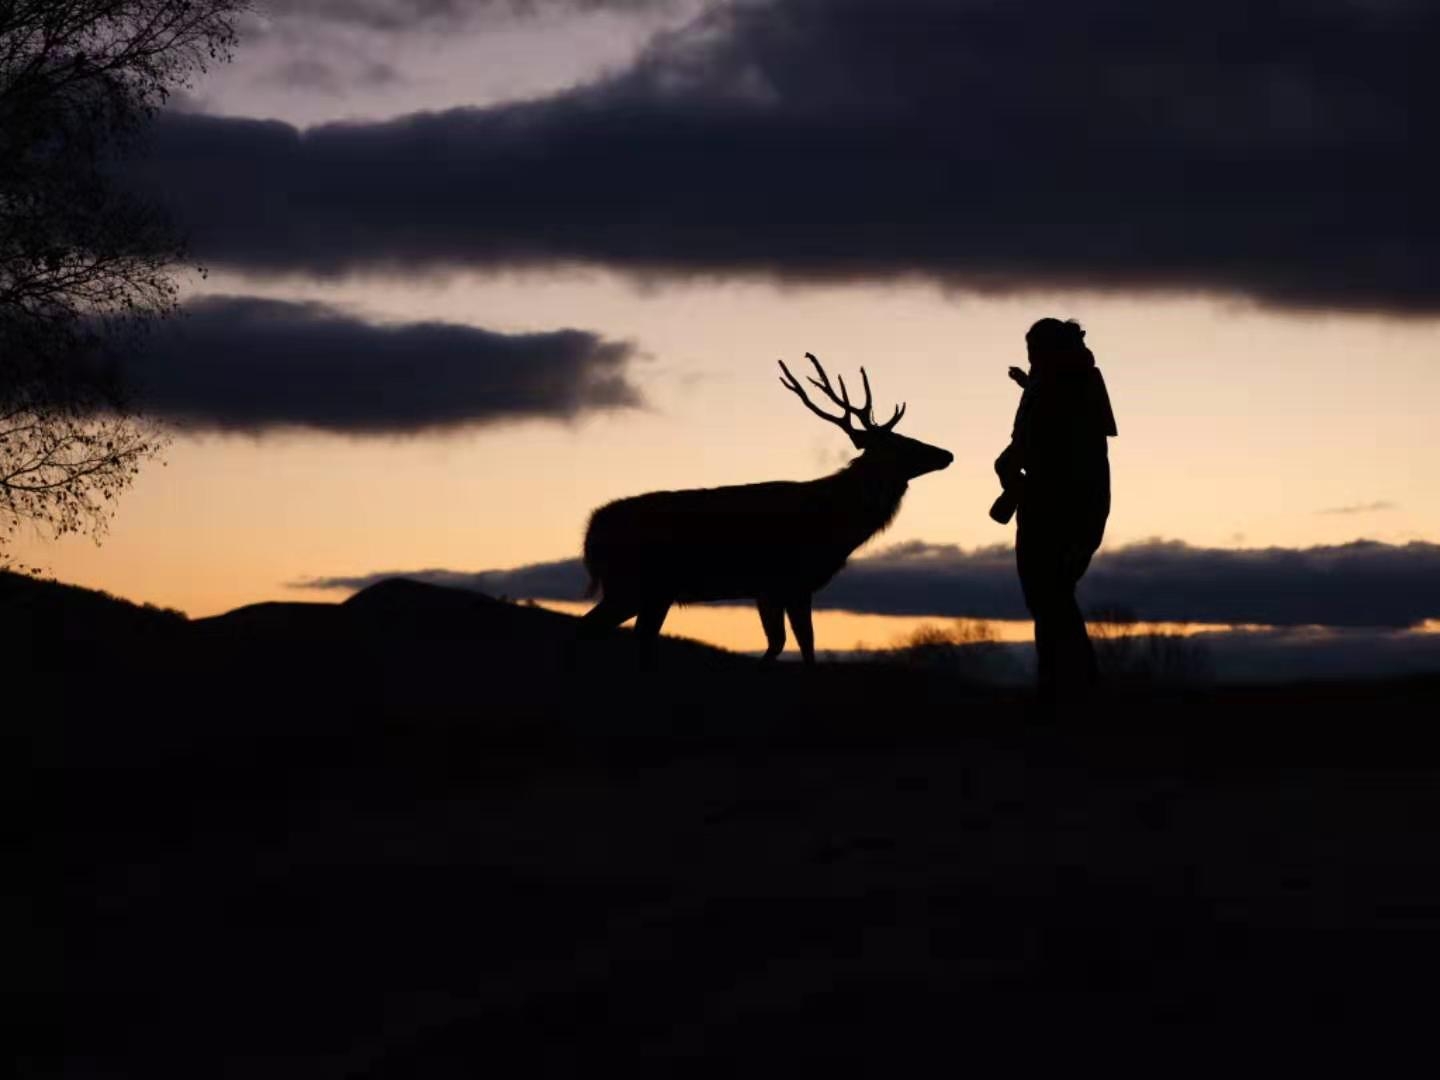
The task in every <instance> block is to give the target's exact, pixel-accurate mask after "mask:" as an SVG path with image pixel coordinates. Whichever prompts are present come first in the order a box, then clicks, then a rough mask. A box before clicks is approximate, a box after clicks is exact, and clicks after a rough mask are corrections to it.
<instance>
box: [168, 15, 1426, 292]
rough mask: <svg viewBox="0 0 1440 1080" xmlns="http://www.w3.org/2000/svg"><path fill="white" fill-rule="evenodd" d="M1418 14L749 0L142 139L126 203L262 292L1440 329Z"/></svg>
mask: <svg viewBox="0 0 1440 1080" xmlns="http://www.w3.org/2000/svg"><path fill="white" fill-rule="evenodd" d="M1437 43H1440V8H1437V7H1435V6H1434V5H1426V4H1419V3H1415V4H1408V3H1395V4H1385V5H1373V4H1361V3H1355V2H1352V0H1304V2H1301V0H1293V2H1281V3H1276V4H1268V5H1260V6H1256V5H1254V4H1252V3H1250V2H1249V0H1206V2H1204V3H1200V2H1198V0H1191V2H1188V3H1180V4H1133V3H1130V2H1129V0H1123V2H1122V0H1095V2H1092V3H1086V4H1075V3H1071V2H1069V0H1011V2H1008V3H1004V4H999V3H994V2H993V0H772V2H765V3H757V2H739V3H734V4H727V5H725V6H723V7H720V8H716V9H712V10H709V11H707V12H706V13H705V14H703V15H702V16H701V17H699V18H698V19H696V20H695V21H694V22H693V23H691V24H689V25H688V26H687V27H686V28H684V29H683V30H681V31H676V32H670V33H666V34H662V35H660V36H659V37H657V38H656V39H655V40H654V41H653V42H652V44H651V45H650V47H649V48H647V49H646V50H645V52H644V53H643V54H642V55H641V57H640V58H639V59H638V60H637V61H636V62H635V63H634V64H633V65H632V66H631V67H630V68H629V69H627V70H625V71H623V72H621V73H619V74H616V75H614V76H612V77H609V78H605V79H602V80H599V81H596V82H593V83H590V84H587V85H583V86H580V87H576V88H572V89H570V90H568V91H566V92H563V93H560V94H556V95H553V96H550V97H548V98H543V99H539V100H535V101H527V102H516V103H510V104H506V105H502V106H497V107H493V108H484V109H463V108H462V109H454V110H450V111H445V112H436V113H424V114H417V115H412V116H408V117H402V118H399V119H394V120H389V121H385V122H374V123H356V122H352V123H343V124H330V125H324V126H319V127H315V128H310V129H307V130H305V131H303V132H302V131H300V130H297V129H296V128H293V127H290V126H288V125H285V124H282V123H263V122H259V121H253V120H243V119H223V118H218V117H198V116H193V115H189V116H173V115H170V116H165V117H164V118H163V119H162V121H161V123H160V124H159V127H158V131H157V137H156V139H155V141H154V145H153V148H152V150H153V152H152V154H151V155H150V157H149V159H148V161H147V162H146V163H145V164H144V165H142V166H140V168H139V172H140V175H141V178H142V179H143V181H144V182H145V183H146V184H148V185H151V186H153V187H154V188H156V189H158V190H160V191H161V192H162V193H164V194H166V195H167V196H168V197H169V198H171V199H172V200H173V202H174V205H175V206H176V208H177V212H178V214H179V216H180V218H181V219H182V220H183V221H185V222H187V223H188V224H189V225H190V227H191V228H192V230H193V235H194V239H195V243H196V247H197V252H198V254H199V255H200V256H201V257H202V258H203V259H205V260H208V261H210V262H211V263H214V264H224V265H228V266H234V267H240V268H246V269H250V270H254V271H293V270H301V271H309V272H313V273H321V274H330V273H340V272H346V271H351V270H359V269H367V270H382V271H384V270H390V271H401V270H403V269H405V268H409V267H418V266H425V267H439V268H444V267H470V268H482V269H483V268H492V267H501V266H524V265H529V266H550V265H557V264H567V263H590V264H603V265H607V266H611V267H615V268H618V269H620V270H623V271H630V272H635V273H640V274H671V275H678V274H690V273H694V274H732V273H733V274H751V275H756V274H758V275H773V276H778V277H781V278H786V279H794V280H835V279H871V278H886V277H894V276H903V275H922V276H924V277H927V278H930V279H934V280H937V281H942V282H945V283H947V284H949V285H951V286H954V287H957V288H962V289H970V290H982V291H1005V290H1016V289H1026V288H1036V287H1047V288H1048V287H1079V288H1086V289H1115V290H1145V289H1159V290H1200V291H1208V292H1213V293H1220V294H1230V295H1236V294H1243V295H1247V296H1249V297H1252V298H1255V299H1258V300H1260V301H1262V302H1266V303H1270V304H1277V305H1291V306H1297V307H1302V308H1304V307H1317V306H1318V307H1334V308H1349V309H1375V310H1387V311H1392V312H1418V313H1426V314H1431V315H1433V314H1437V313H1440V277H1437V276H1436V275H1434V274H1432V273H1430V268H1431V267H1432V266H1433V265H1434V264H1435V262H1436V261H1437V257H1440V203H1437V200H1436V198H1435V196H1434V194H1433V193H1434V191H1436V190H1440V154H1437V153H1436V151H1435V149H1434V147H1433V145H1432V143H1431V142H1430V141H1428V140H1425V139H1419V138H1416V137H1415V132H1416V131H1417V130H1421V129H1422V128H1423V125H1424V123H1425V121H1426V118H1428V117H1430V116H1432V115H1434V114H1435V113H1436V112H1437V111H1440V66H1437V65H1435V64H1433V63H1431V62H1429V59H1428V58H1429V56H1430V54H1431V52H1432V51H1433V48H1434V47H1435V45H1436V44H1437Z"/></svg>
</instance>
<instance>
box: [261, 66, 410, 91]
mask: <svg viewBox="0 0 1440 1080" xmlns="http://www.w3.org/2000/svg"><path fill="white" fill-rule="evenodd" d="M352 59H353V58H352ZM268 77H269V78H270V79H271V80H273V81H275V82H278V83H282V84H283V85H285V86H290V87H294V88H295V89H297V90H314V91H317V92H318V93H322V94H329V95H331V96H339V95H340V94H343V93H344V92H345V91H346V89H347V88H349V87H351V86H356V85H359V86H389V85H391V84H393V83H397V82H400V81H401V76H400V73H399V72H398V71H396V70H395V68H393V67H392V66H391V65H389V64H386V63H383V62H381V61H378V60H371V61H363V62H361V63H359V64H358V65H356V64H351V65H349V69H348V70H342V69H341V68H340V67H337V66H336V65H334V64H330V63H327V62H325V61H323V60H317V59H315V58H314V57H296V58H294V59H291V60H287V61H285V62H284V63H282V64H278V65H276V66H275V67H274V68H272V69H271V70H270V72H269V76H268Z"/></svg>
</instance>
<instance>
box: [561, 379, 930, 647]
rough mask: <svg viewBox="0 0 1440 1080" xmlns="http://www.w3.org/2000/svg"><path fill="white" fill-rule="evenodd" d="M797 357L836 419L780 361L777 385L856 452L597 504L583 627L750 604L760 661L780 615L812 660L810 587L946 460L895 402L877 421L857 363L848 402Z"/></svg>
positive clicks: (657, 623)
mask: <svg viewBox="0 0 1440 1080" xmlns="http://www.w3.org/2000/svg"><path fill="white" fill-rule="evenodd" d="M805 356H806V359H808V360H809V361H810V362H811V363H812V364H813V365H814V366H815V372H816V375H818V376H819V377H818V378H808V381H809V382H810V383H811V384H812V385H813V386H815V387H816V388H817V389H819V390H820V391H821V392H823V393H824V394H825V396H826V397H827V398H828V399H829V400H830V402H831V403H832V404H834V405H838V406H839V407H840V409H841V410H842V411H841V414H840V415H839V416H832V415H831V414H830V413H828V412H826V411H825V410H823V409H821V408H820V407H818V406H817V405H816V404H815V403H814V402H812V401H811V400H810V398H809V397H807V396H806V394H805V388H804V387H803V386H801V384H800V382H799V380H798V379H796V378H795V376H794V375H792V374H791V373H790V369H789V368H787V367H786V366H785V362H784V361H783V360H782V361H780V370H781V372H782V373H783V375H782V377H781V379H780V382H781V385H783V386H784V387H785V388H786V389H787V390H789V391H791V392H792V393H794V394H796V395H797V396H798V397H799V398H800V400H801V401H803V402H804V403H805V407H806V408H807V409H809V410H810V411H811V412H812V413H814V414H815V415H816V416H818V417H820V418H821V419H822V420H826V421H828V422H830V423H832V424H835V425H836V426H837V427H839V428H841V429H842V430H843V431H844V432H845V434H846V435H848V436H849V437H850V441H851V443H853V444H854V446H855V448H856V449H857V450H859V451H860V456H859V457H857V458H855V459H854V460H853V461H851V462H850V463H849V464H848V465H846V466H845V467H844V468H843V469H841V470H840V471H838V472H836V473H833V474H831V475H830V476H825V477H821V478H820V479H818V480H809V481H805V482H791V481H776V482H772V483H762V484H739V485H735V486H731V487H718V488H699V489H694V490H688V491H652V492H649V493H648V494H645V495H636V496H633V497H630V498H625V499H618V500H616V501H615V502H611V503H607V504H606V505H604V506H602V507H600V508H599V509H598V510H596V511H595V512H594V513H592V514H591V515H590V521H589V525H588V527H587V529H586V531H585V569H586V570H587V571H588V572H589V574H590V588H589V590H588V592H587V593H586V595H587V596H594V595H595V594H596V593H597V591H598V592H600V593H601V599H600V602H599V603H597V604H596V605H595V607H593V608H592V609H591V610H590V611H589V612H587V613H586V614H585V616H584V618H583V619H582V620H581V631H582V633H584V634H586V635H590V634H595V633H603V632H604V631H606V630H610V629H613V628H614V627H617V626H619V625H620V624H621V623H623V622H624V621H625V620H626V619H629V618H631V617H632V616H633V617H635V620H636V622H635V632H636V634H637V635H638V636H640V637H641V638H642V639H654V638H655V637H657V636H658V635H659V633H660V627H661V626H663V625H664V623H665V616H666V615H667V614H668V613H669V611H670V607H671V605H673V604H676V603H680V604H685V603H696V602H702V601H714V600H753V601H754V602H755V604H756V607H757V608H758V609H759V613H760V622H761V625H762V626H763V627H764V628H765V640H766V642H767V644H768V647H767V648H766V650H765V659H767V660H771V659H774V657H775V656H776V655H777V654H779V652H780V650H781V649H783V648H784V647H785V616H786V614H787V613H788V614H789V616H790V627H791V629H792V630H793V631H794V632H795V640H796V641H797V642H798V644H799V646H800V651H801V654H802V655H803V656H804V658H805V662H806V663H808V664H813V663H814V662H815V633H814V629H813V627H812V625H811V619H810V605H811V598H812V597H813V595H814V593H815V591H816V590H817V589H819V588H821V587H822V586H823V585H825V584H826V582H828V581H829V580H830V579H831V578H832V577H834V576H835V574H836V573H838V572H839V570H840V569H841V568H842V567H843V566H844V565H845V562H846V560H847V559H849V557H850V555H851V553H852V552H854V551H855V549H856V548H858V547H859V546H860V545H861V544H863V543H865V541H867V540H869V539H870V538H871V537H872V536H874V535H875V534H876V533H878V532H880V531H881V530H882V529H884V528H885V527H886V526H887V525H889V524H890V522H891V521H892V520H894V517H895V514H896V513H897V512H898V511H899V509H900V500H901V499H902V498H904V495H905V491H906V488H907V487H908V486H909V483H910V481H911V480H913V479H914V478H915V477H917V476H923V475H924V474H925V473H928V472H935V471H937V470H939V469H943V468H945V467H947V466H948V465H949V464H950V462H951V461H953V460H954V455H953V454H951V453H950V452H949V451H948V450H941V449H940V448H939V447H935V446H930V445H928V444H926V443H922V442H920V441H919V440H917V439H911V438H907V437H906V436H904V435H899V434H896V432H895V425H897V424H898V423H899V422H900V419H901V417H903V416H904V415H905V406H904V405H903V404H901V405H899V406H897V407H896V409H895V415H893V416H892V417H891V418H890V419H889V420H887V421H885V422H884V423H883V424H877V423H876V422H875V417H874V409H873V406H872V404H871V394H870V378H869V376H868V375H867V374H866V373H865V369H864V368H861V369H860V379H861V382H862V383H863V384H864V387H865V403H864V404H863V405H860V406H859V407H856V406H855V405H852V404H851V403H850V395H849V393H848V392H847V391H846V389H845V380H844V378H843V377H837V380H836V381H837V382H838V383H839V392H838V393H837V392H836V390H835V388H834V387H832V386H831V383H830V379H829V378H828V377H827V376H826V374H825V369H824V368H823V367H821V366H820V361H819V360H817V359H816V358H815V356H814V355H813V354H811V353H806V354H805ZM852 420H858V421H859V424H860V426H859V427H858V428H857V427H855V426H854V425H853V424H852V423H851V421H852Z"/></svg>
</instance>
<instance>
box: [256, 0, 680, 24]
mask: <svg viewBox="0 0 1440 1080" xmlns="http://www.w3.org/2000/svg"><path fill="white" fill-rule="evenodd" d="M676 2H677V0H262V2H261V3H259V4H257V5H256V10H257V13H258V14H261V15H269V16H272V17H276V16H278V17H281V18H295V17H299V18H303V19H310V20H315V21H324V22H335V23H342V24H347V25H353V26H361V27H365V28H366V29H370V30H390V31H404V30H412V29H415V28H417V27H433V26H439V27H444V28H452V27H456V26H460V25H463V24H464V23H466V22H469V21H470V20H472V19H475V18H477V17H479V16H482V15H492V14H493V15H510V16H526V15H538V14H545V13H549V12H554V11H579V12H588V11H647V10H654V9H661V10H663V9H665V8H669V7H672V6H674V4H675V3H676Z"/></svg>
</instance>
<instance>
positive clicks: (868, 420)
mask: <svg viewBox="0 0 1440 1080" xmlns="http://www.w3.org/2000/svg"><path fill="white" fill-rule="evenodd" d="M805 358H806V359H807V360H809V361H810V363H812V364H814V365H815V373H816V374H817V375H819V376H820V377H819V378H818V379H816V378H813V377H810V376H807V377H806V381H807V382H809V383H810V384H811V385H812V386H814V387H815V388H816V389H818V390H820V392H821V393H823V394H824V395H825V396H826V397H827V398H829V399H830V401H831V402H832V403H833V404H835V405H839V406H840V408H842V409H844V410H845V411H844V413H842V414H841V415H840V416H831V415H830V414H829V413H827V412H825V411H824V410H823V409H821V408H819V407H818V406H817V405H816V404H815V403H814V402H813V401H811V400H810V399H809V398H808V397H807V396H806V395H805V388H804V387H803V386H801V385H800V380H799V379H797V378H795V376H794V375H792V374H790V369H789V368H788V367H786V366H785V361H784V360H781V361H780V370H781V371H783V372H784V373H785V376H784V378H782V379H781V380H780V385H781V386H783V387H785V389H786V390H789V391H790V392H791V393H792V394H794V395H795V396H797V397H798V398H799V399H800V400H801V401H803V402H804V403H805V407H806V408H807V409H809V410H810V411H811V412H813V413H814V414H815V415H816V416H818V417H820V419H822V420H828V421H830V423H832V424H834V425H835V426H836V427H839V428H842V429H843V430H844V431H845V434H847V435H849V436H851V437H852V438H854V436H856V435H857V434H859V432H857V431H856V430H855V429H854V428H853V427H851V426H850V418H851V417H852V416H856V417H859V419H860V423H861V425H862V426H863V427H864V429H865V430H866V431H891V430H893V429H894V427H895V425H896V424H898V423H899V422H900V418H901V417H902V416H904V415H905V405H904V403H901V404H900V405H899V406H898V407H896V409H895V415H894V416H892V417H891V418H890V419H889V420H887V421H885V423H883V424H877V423H875V407H874V405H873V404H872V399H871V395H870V376H869V375H867V374H866V373H865V369H864V368H863V367H862V368H861V369H860V381H861V383H862V384H863V385H864V387H865V404H864V405H861V406H860V407H858V408H857V407H856V406H854V405H852V404H850V393H849V391H847V390H846V389H845V377H844V376H843V375H837V376H836V377H835V381H836V382H837V383H839V384H840V393H839V394H836V393H835V389H834V387H832V386H831V385H830V378H829V376H827V375H826V374H825V369H824V368H823V367H821V366H820V361H819V360H817V359H816V358H815V354H814V353H808V352H807V353H806V354H805Z"/></svg>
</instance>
